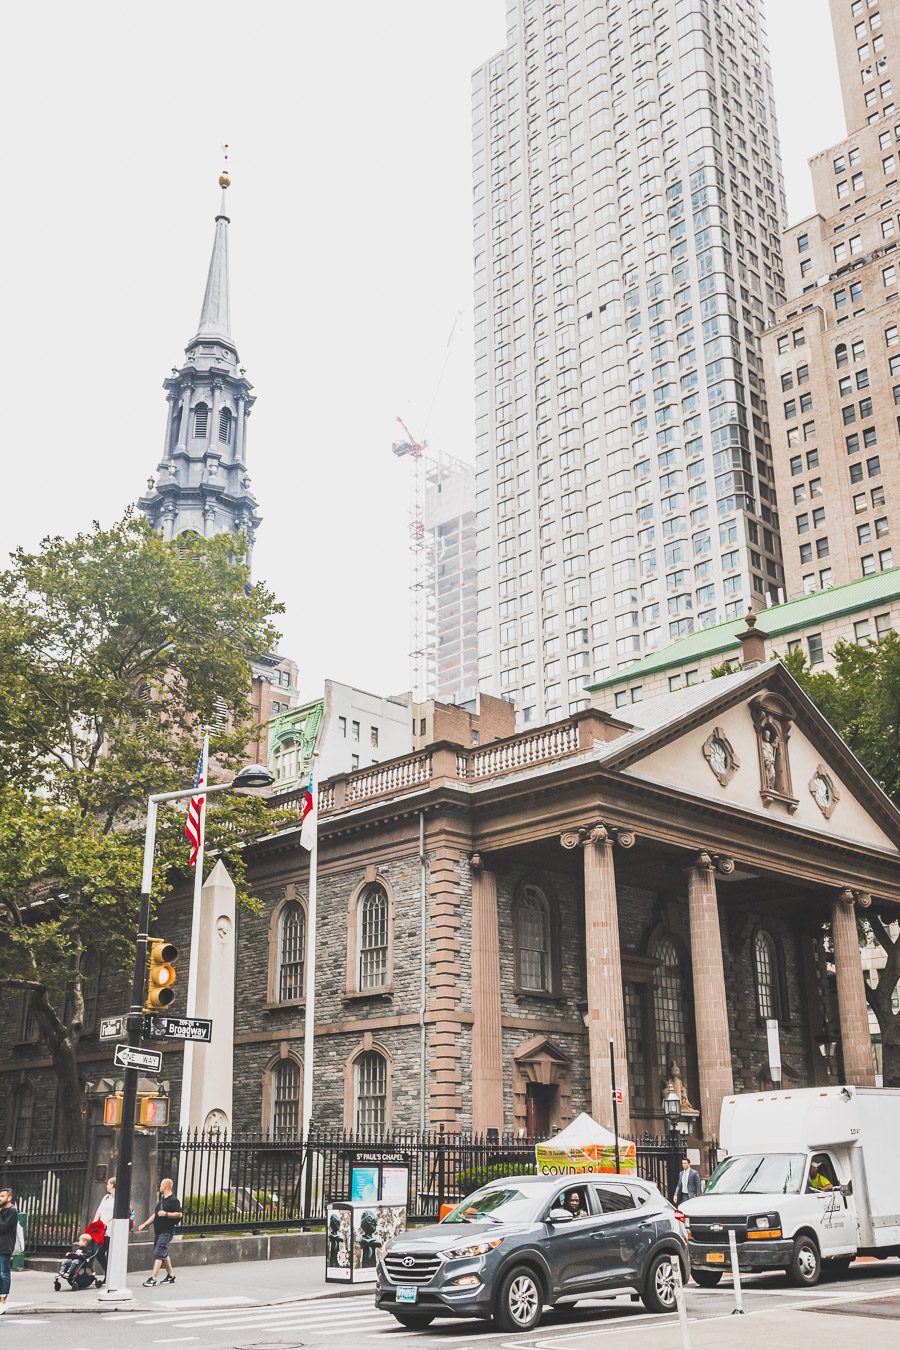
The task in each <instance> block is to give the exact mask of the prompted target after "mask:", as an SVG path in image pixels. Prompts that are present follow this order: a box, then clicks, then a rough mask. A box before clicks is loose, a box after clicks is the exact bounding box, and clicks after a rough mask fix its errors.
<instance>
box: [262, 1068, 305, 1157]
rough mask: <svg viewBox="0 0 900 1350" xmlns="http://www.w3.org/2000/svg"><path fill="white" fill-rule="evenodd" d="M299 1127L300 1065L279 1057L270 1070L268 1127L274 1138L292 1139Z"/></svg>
mask: <svg viewBox="0 0 900 1350" xmlns="http://www.w3.org/2000/svg"><path fill="white" fill-rule="evenodd" d="M299 1127H300V1065H299V1064H298V1063H297V1061H296V1060H295V1059H290V1058H288V1059H280V1060H278V1062H277V1064H275V1066H274V1068H273V1069H272V1071H271V1107H270V1112H269V1128H270V1130H271V1132H272V1134H273V1136H274V1137H275V1138H276V1139H293V1138H294V1137H295V1136H296V1134H297V1131H298V1129H299Z"/></svg>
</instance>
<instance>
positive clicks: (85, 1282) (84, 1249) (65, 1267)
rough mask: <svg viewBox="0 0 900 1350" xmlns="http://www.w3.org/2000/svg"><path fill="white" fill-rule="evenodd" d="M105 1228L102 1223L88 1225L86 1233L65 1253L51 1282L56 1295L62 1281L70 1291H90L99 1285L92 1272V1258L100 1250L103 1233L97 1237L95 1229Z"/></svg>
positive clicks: (98, 1280) (96, 1277)
mask: <svg viewBox="0 0 900 1350" xmlns="http://www.w3.org/2000/svg"><path fill="white" fill-rule="evenodd" d="M105 1228H106V1225H105V1224H103V1223H92V1224H89V1225H88V1231H86V1232H84V1233H82V1234H81V1237H80V1238H79V1239H78V1241H77V1242H76V1243H74V1244H73V1246H72V1247H71V1248H70V1250H69V1251H67V1252H66V1254H65V1256H64V1257H63V1259H62V1260H61V1261H60V1263H59V1269H58V1270H57V1272H56V1278H55V1279H54V1281H53V1288H54V1289H55V1290H56V1292H57V1293H59V1291H60V1289H61V1288H62V1281H63V1280H65V1281H66V1283H67V1284H68V1286H69V1288H70V1289H76V1290H77V1289H91V1288H92V1287H93V1286H94V1285H95V1284H100V1283H101V1280H100V1279H99V1278H98V1276H97V1275H96V1274H95V1272H94V1258H95V1257H96V1255H97V1253H98V1252H99V1250H100V1247H101V1245H102V1242H103V1236H104V1234H103V1233H100V1234H99V1235H98V1233H97V1229H103V1230H104V1231H105Z"/></svg>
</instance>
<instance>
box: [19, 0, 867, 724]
mask: <svg viewBox="0 0 900 1350" xmlns="http://www.w3.org/2000/svg"><path fill="white" fill-rule="evenodd" d="M504 8H505V6H504V3H503V0H378V2H377V3H375V2H374V0H342V3H341V4H339V5H338V4H329V3H325V4H323V3H321V0H293V2H292V3H287V2H285V3H281V4H276V3H273V2H272V0H257V3H256V4H253V5H247V4H238V3H236V2H235V0H192V2H191V3H190V4H185V3H184V2H183V0H153V3H152V4H147V5H136V4H123V3H121V0H78V3H74V4H73V3H70V0H55V2H50V0H28V3H26V4H19V5H15V6H13V5H6V6H5V7H4V16H3V28H2V32H0V39H2V40H0V113H2V126H3V131H2V133H0V137H2V138H0V173H2V188H0V191H2V200H3V208H2V211H0V305H2V311H0V313H2V320H0V359H2V369H3V373H4V386H3V392H4V397H3V403H2V413H0V420H2V432H0V436H2V442H0V443H2V478H0V484H2V487H0V556H5V554H6V553H7V552H8V551H9V550H11V549H12V548H14V547H15V546H16V545H18V544H22V545H24V546H26V547H28V548H31V547H33V546H34V545H35V544H36V543H37V542H38V540H39V539H40V538H41V537H42V536H43V535H45V534H48V533H63V534H72V533H75V532H76V531H77V530H78V529H80V528H84V527H86V526H88V525H89V523H90V521H91V520H92V519H94V518H98V519H99V520H100V521H101V522H104V523H109V522H111V521H112V520H114V519H115V518H116V517H117V516H118V515H119V514H120V513H121V511H122V509H123V508H124V507H125V505H126V504H127V503H128V502H131V501H134V499H135V498H136V497H137V496H138V494H139V493H140V492H141V491H142V490H143V488H144V486H145V483H146V479H147V477H148V475H150V474H152V473H154V472H155V469H156V465H157V462H158V460H159V457H160V453H161V450H162V441H163V432H164V426H165V400H164V397H163V393H162V390H161V387H160V386H161V382H162V380H163V377H164V376H165V374H166V373H167V371H168V370H169V368H170V367H171V366H172V365H173V364H177V363H180V361H181V359H182V352H183V349H184V346H185V344H186V343H187V341H188V340H189V339H190V337H191V336H192V335H193V333H194V331H195V329H196V324H197V319H198V316H199V311H200V303H201V299H202V295H203V285H204V281H205V274H206V267H207V263H208V259H209V252H210V248H211V245H212V236H213V217H214V215H215V213H216V210H217V204H218V188H217V187H216V177H217V175H218V172H219V168H220V151H219V147H220V145H221V143H222V142H223V141H229V142H230V144H231V168H232V178H233V186H232V188H231V190H230V192H229V210H230V214H231V218H232V225H231V291H232V297H231V298H232V328H233V333H234V336H235V338H236V341H237V344H238V349H239V352H240V355H241V359H242V361H243V363H244V365H245V366H246V367H247V372H248V375H249V377H250V379H251V380H252V381H253V382H254V385H255V389H256V393H257V395H258V402H257V404H256V407H255V409H254V411H253V416H252V418H251V421H250V425H249V441H248V460H249V467H250V472H251V474H252V477H253V483H254V489H255V491H256V494H257V497H258V499H259V503H260V507H261V510H262V514H263V517H264V520H263V525H262V528H261V530H260V534H259V539H258V543H257V547H256V552H255V571H256V573H257V575H258V576H259V577H261V578H263V579H265V580H266V581H268V582H269V583H270V584H271V586H272V587H273V588H274V590H275V591H276V592H277V593H278V595H279V596H280V598H281V599H282V600H283V601H284V602H285V604H286V606H287V613H286V615H285V616H284V618H283V620H282V625H281V626H282V629H283V632H284V639H283V642H282V644H281V645H282V650H283V651H284V652H285V653H286V654H289V655H292V656H294V657H295V658H296V660H297V661H298V662H299V664H300V668H301V690H302V692H303V693H304V695H305V696H309V697H312V696H314V695H315V694H316V693H317V692H318V691H319V689H320V687H321V682H322V679H323V678H324V677H325V676H332V677H334V678H336V679H340V680H344V681H347V682H348V683H353V684H356V685H359V686H361V687H363V688H369V689H372V690H374V691H377V692H382V693H389V692H396V691H399V690H401V689H403V688H406V686H407V683H408V681H407V671H408V661H407V656H406V652H407V649H408V646H409V640H408V629H407V619H408V603H407V601H408V591H407V586H408V551H407V531H406V512H407V482H408V480H407V473H406V468H407V466H406V464H405V463H404V462H402V461H401V462H397V461H395V460H394V458H393V456H392V455H391V442H392V440H393V439H394V438H395V436H396V435H397V433H398V428H397V427H396V424H395V421H394V419H395V417H396V416H397V414H400V415H402V416H403V417H404V418H405V419H406V420H407V421H408V422H409V425H410V427H411V429H412V431H413V432H414V434H415V435H416V436H418V437H420V438H422V437H426V438H427V439H428V441H429V443H430V444H431V445H432V447H434V448H437V447H438V446H440V447H442V448H443V449H444V450H445V451H446V452H448V453H450V454H452V455H458V456H460V457H461V458H468V459H471V458H472V455H473V447H472V427H473V412H472V373H471V372H472V360H471V333H472V327H471V256H470V254H471V219H470V200H471V186H470V150H469V108H470V84H469V77H470V72H471V70H472V69H473V68H474V67H475V66H476V65H478V64H480V63H481V62H482V61H484V60H486V59H488V58H489V57H490V56H491V55H493V53H494V52H495V51H497V50H499V49H500V47H501V46H502V45H503V40H504ZM769 11H770V23H769V28H770V38H771V46H772V51H773V59H774V64H775V78H776V96H777V101H778V109H779V116H780V129H781V140H782V148H783V153H784V163H785V173H786V178H787V187H788V201H789V211H790V214H791V217H792V218H796V217H798V216H800V215H803V214H805V213H806V212H807V211H808V210H809V209H810V205H811V198H810V192H809V182H808V174H807V170H806V159H807V157H808V156H809V155H811V154H813V153H814V152H817V151H819V150H821V149H823V148H824V147H825V146H826V145H828V144H830V143H831V142H833V141H836V140H838V139H840V137H841V136H842V135H843V119H842V114H841V110H840V99H839V94H838V87H837V74H836V67H835V61H834V55H833V50H832V44H831V33H830V26H829V22H828V4H827V0H789V3H787V0H769ZM460 311H462V317H461V318H460V320H459V323H458V325H457V328H456V333H455V337H454V339H453V342H452V345H451V346H450V348H449V351H448V349H447V339H448V337H449V334H450V332H451V329H452V327H453V324H454V320H455V319H456V316H457V314H458V313H459V312H460ZM442 370H443V379H442V380H440V376H441V372H442Z"/></svg>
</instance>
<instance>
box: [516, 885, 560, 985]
mask: <svg viewBox="0 0 900 1350" xmlns="http://www.w3.org/2000/svg"><path fill="white" fill-rule="evenodd" d="M513 936H514V941H515V952H516V984H517V986H518V988H519V989H520V990H521V991H522V992H523V993H536V994H549V993H550V992H551V990H552V985H553V975H552V964H551V956H552V952H551V938H550V905H549V902H548V900H547V897H546V895H545V894H544V892H543V891H542V890H541V889H540V888H539V887H538V886H532V885H529V884H526V885H523V886H520V887H519V890H518V891H517V893H516V898H515V902H514V905H513Z"/></svg>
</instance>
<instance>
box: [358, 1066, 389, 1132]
mask: <svg viewBox="0 0 900 1350" xmlns="http://www.w3.org/2000/svg"><path fill="white" fill-rule="evenodd" d="M387 1083H388V1074H387V1060H386V1059H385V1057H384V1055H382V1054H379V1052H378V1051H377V1050H366V1051H365V1053H364V1054H362V1055H360V1056H359V1057H358V1058H357V1060H356V1062H355V1064H354V1066H353V1101H354V1109H353V1120H354V1128H355V1129H357V1130H383V1129H385V1128H386V1126H387Z"/></svg>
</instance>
